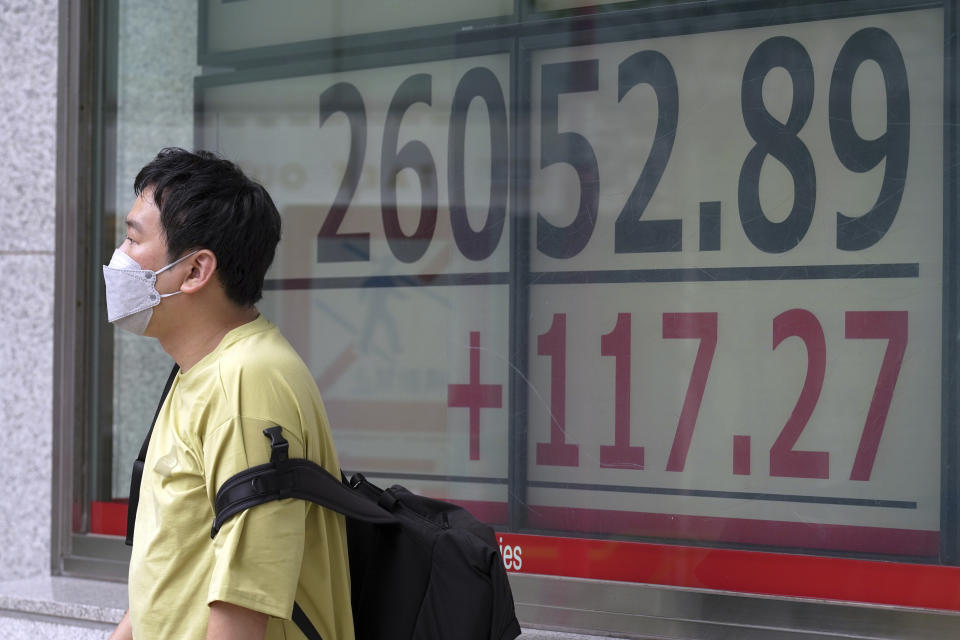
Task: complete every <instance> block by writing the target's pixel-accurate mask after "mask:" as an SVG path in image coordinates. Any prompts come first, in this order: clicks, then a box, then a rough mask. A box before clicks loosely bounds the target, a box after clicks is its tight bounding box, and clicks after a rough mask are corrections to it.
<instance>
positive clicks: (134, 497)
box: [126, 363, 180, 546]
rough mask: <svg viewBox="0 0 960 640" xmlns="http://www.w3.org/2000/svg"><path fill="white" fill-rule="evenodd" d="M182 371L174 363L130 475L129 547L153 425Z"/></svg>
mask: <svg viewBox="0 0 960 640" xmlns="http://www.w3.org/2000/svg"><path fill="white" fill-rule="evenodd" d="M178 371H180V365H178V364H176V363H174V365H173V369H171V370H170V375H169V376H168V377H167V384H165V385H164V387H163V393H162V394H160V403H159V404H158V405H157V410H156V412H155V413H154V414H153V422H151V423H150V430H149V431H147V436H146V437H145V438H144V439H143V444H142V445H140V454H139V455H137V459H136V460H134V462H133V473H132V474H131V475H130V500H129V502H128V503H127V539H126V543H127V545H128V546H129V545H132V544H133V524H134V523H135V522H136V521H137V504H139V502H140V479H141V478H142V477H143V463H144V461H145V460H146V459H147V447H148V446H149V445H150V436H151V435H153V425H155V424H157V418H158V417H159V416H160V409H161V408H162V407H163V402H164V400H166V399H167V394H168V393H170V387H172V386H173V379H174V378H176V377H177V372H178Z"/></svg>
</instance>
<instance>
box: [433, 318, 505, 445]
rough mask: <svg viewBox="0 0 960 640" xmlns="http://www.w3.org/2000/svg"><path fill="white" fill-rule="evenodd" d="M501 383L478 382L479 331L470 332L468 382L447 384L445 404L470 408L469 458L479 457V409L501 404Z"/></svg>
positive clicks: (500, 405)
mask: <svg viewBox="0 0 960 640" xmlns="http://www.w3.org/2000/svg"><path fill="white" fill-rule="evenodd" d="M501 391H502V385H499V384H480V332H479V331H471V332H470V382H469V383H468V384H448V385H447V406H448V407H467V408H468V409H470V459H471V460H479V459H480V409H499V408H500V407H502V406H503V399H502V393H501Z"/></svg>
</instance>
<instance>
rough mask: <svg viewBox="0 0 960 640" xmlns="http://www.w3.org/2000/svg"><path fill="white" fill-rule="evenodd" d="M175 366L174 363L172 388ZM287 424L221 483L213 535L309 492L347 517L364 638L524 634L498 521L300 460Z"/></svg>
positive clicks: (509, 637)
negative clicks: (494, 524)
mask: <svg viewBox="0 0 960 640" xmlns="http://www.w3.org/2000/svg"><path fill="white" fill-rule="evenodd" d="M176 372H177V368H176V367H174V370H173V371H172V372H171V374H170V378H169V380H168V381H167V385H166V387H165V389H164V393H163V396H164V397H166V394H167V392H168V391H169V389H170V385H171V384H172V382H173V378H174V376H175V375H176ZM160 405H161V406H162V405H163V398H161V400H160ZM159 412H160V407H157V415H159ZM156 417H157V416H156V415H155V416H154V422H156ZM152 431H153V427H152V426H151V429H150V432H151V433H152ZM281 431H282V429H281V427H271V428H269V429H265V430H264V435H265V436H267V437H268V438H270V446H271V455H270V462H268V463H266V464H263V465H259V466H256V467H251V468H250V469H246V470H244V471H241V472H240V473H238V474H236V475H235V476H233V477H231V478H230V479H228V480H227V481H226V482H224V483H223V485H222V486H221V487H220V489H219V490H218V491H217V496H216V499H215V503H214V512H215V514H216V515H215V517H214V522H213V527H212V529H211V533H210V535H211V537H215V536H216V534H217V532H218V531H219V529H220V527H221V526H222V525H223V523H224V522H226V520H227V519H229V518H230V517H231V516H233V515H236V514H237V513H239V512H241V511H243V510H245V509H249V508H250V507H253V506H256V505H258V504H263V503H264V502H269V501H271V500H280V499H284V498H299V499H303V500H310V501H311V502H315V503H317V504H319V505H321V506H324V507H327V508H330V509H333V510H334V511H337V512H339V513H342V514H344V515H345V516H346V519H347V544H348V552H349V556H350V583H351V602H352V605H353V620H354V629H355V634H356V640H405V639H407V638H409V639H411V640H414V639H416V640H448V639H452V638H455V639H457V640H474V639H476V640H513V639H514V638H516V637H517V636H518V635H520V625H519V623H518V622H517V618H516V614H515V612H514V604H513V595H512V593H511V591H510V583H509V581H508V580H507V574H506V570H505V569H504V567H503V561H502V559H501V557H500V553H499V548H498V545H497V541H496V536H495V535H494V532H493V530H492V529H491V528H490V527H489V526H487V525H485V524H483V523H481V522H479V521H478V520H477V519H476V518H474V517H473V516H472V515H470V513H469V512H468V511H467V510H465V509H463V508H462V507H458V506H457V505H453V504H450V503H447V502H442V501H440V500H434V499H431V498H426V497H423V496H419V495H416V494H414V493H411V492H410V491H407V490H406V489H405V488H403V487H401V486H399V485H394V486H392V487H390V488H389V489H386V490H383V489H380V488H378V487H376V486H375V485H373V484H372V483H370V482H369V481H367V479H366V478H364V477H363V475H362V474H359V473H358V474H356V475H354V476H353V478H352V479H351V480H349V481H347V480H346V478H343V479H342V480H338V479H336V478H334V477H333V476H332V475H330V473H328V472H327V471H326V470H325V469H323V468H322V467H320V466H319V465H317V464H315V463H313V462H311V461H309V460H305V459H291V458H289V457H288V456H287V451H288V446H289V445H288V443H287V441H286V440H285V439H284V438H283V436H282V435H281ZM149 440H150V433H148V434H147V437H146V439H145V440H144V443H143V446H142V447H141V451H140V456H139V457H138V459H137V462H135V463H134V477H133V478H131V491H130V507H129V508H130V512H129V514H128V521H127V542H128V544H131V543H132V536H133V521H134V518H135V517H136V506H137V503H136V500H137V498H138V497H139V490H140V474H141V473H142V468H143V460H144V459H145V458H146V451H147V445H148V443H149ZM293 621H294V622H295V623H296V624H297V626H298V627H299V628H300V630H301V631H302V632H303V633H304V635H305V636H306V637H307V638H309V639H310V640H322V638H321V636H320V634H319V633H318V632H317V630H316V628H315V627H314V626H313V624H312V623H311V622H310V620H309V619H308V618H307V616H306V614H305V613H304V612H303V610H302V609H301V608H300V606H299V605H298V604H297V603H294V610H293Z"/></svg>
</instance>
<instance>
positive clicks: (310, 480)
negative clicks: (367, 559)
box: [210, 426, 397, 640]
mask: <svg viewBox="0 0 960 640" xmlns="http://www.w3.org/2000/svg"><path fill="white" fill-rule="evenodd" d="M263 435H265V436H266V437H268V438H270V462H268V463H266V464H261V465H258V466H255V467H250V468H249V469H246V470H244V471H241V472H240V473H237V474H236V475H234V476H231V477H230V478H229V479H227V481H226V482H224V483H223V484H222V485H221V486H220V488H219V489H218V490H217V497H216V498H215V499H214V505H213V510H214V518H213V527H212V528H211V530H210V537H211V538H215V537H216V535H217V532H218V531H220V527H222V526H223V523H224V522H226V521H227V520H228V519H230V518H231V517H232V516H234V515H236V514H237V513H239V512H241V511H244V510H246V509H249V508H250V507H254V506H256V505H258V504H263V503H265V502H270V501H272V500H283V499H285V498H299V499H301V500H309V501H310V502H313V503H316V504H319V505H320V506H323V507H327V508H329V509H333V510H334V511H336V512H337V513H342V514H344V515H347V516H350V517H351V518H356V519H357V520H362V521H364V522H371V523H374V524H392V523H396V522H397V519H396V517H395V516H394V515H393V514H392V513H390V512H389V511H387V510H385V509H384V508H383V507H381V506H379V505H377V504H375V503H373V502H371V501H370V500H368V499H366V498H364V497H362V496H360V495H359V494H357V493H355V492H354V489H353V488H352V487H351V485H350V484H349V483H347V479H346V476H344V475H343V471H341V472H340V477H341V479H342V480H337V479H336V478H335V477H333V476H332V475H331V474H330V472H328V471H327V470H326V469H324V468H323V467H321V466H320V465H318V464H315V463H313V462H311V461H309V460H306V459H303V458H295V459H292V460H291V459H290V457H289V452H290V444H289V443H288V442H287V440H286V438H284V437H283V427H280V426H276V427H269V428H267V429H264V430H263ZM357 475H359V474H357ZM291 619H292V620H293V622H294V624H296V625H297V627H298V628H299V629H300V631H301V632H303V635H305V636H306V637H307V638H308V640H323V638H322V636H321V635H320V632H318V631H317V629H316V627H314V626H313V623H312V622H310V618H309V617H307V614H306V613H305V612H304V610H303V609H302V608H301V607H300V604H299V603H297V602H294V603H293V615H292V617H291Z"/></svg>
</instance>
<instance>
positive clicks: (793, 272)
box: [529, 262, 920, 284]
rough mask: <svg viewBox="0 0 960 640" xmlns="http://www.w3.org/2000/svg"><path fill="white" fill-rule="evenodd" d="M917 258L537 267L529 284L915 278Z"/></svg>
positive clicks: (917, 268)
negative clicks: (732, 264)
mask: <svg viewBox="0 0 960 640" xmlns="http://www.w3.org/2000/svg"><path fill="white" fill-rule="evenodd" d="M919 276H920V264H919V263H917V262H906V263H891V264H823V265H819V264H818V265H798V266H782V267H690V268H684V269H629V270H617V269H610V270H604V271H539V272H535V273H531V274H530V279H529V283H530V284H618V283H627V282H737V281H757V280H860V279H873V278H918V277H919Z"/></svg>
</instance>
